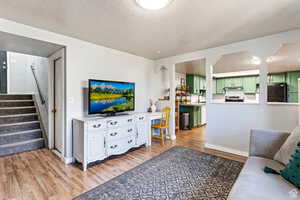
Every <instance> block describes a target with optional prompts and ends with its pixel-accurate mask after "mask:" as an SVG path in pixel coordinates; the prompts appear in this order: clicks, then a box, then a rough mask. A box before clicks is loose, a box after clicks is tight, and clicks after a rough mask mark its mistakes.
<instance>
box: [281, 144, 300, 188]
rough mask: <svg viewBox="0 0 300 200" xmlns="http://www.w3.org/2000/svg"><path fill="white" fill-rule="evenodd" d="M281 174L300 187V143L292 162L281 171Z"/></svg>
mask: <svg viewBox="0 0 300 200" xmlns="http://www.w3.org/2000/svg"><path fill="white" fill-rule="evenodd" d="M280 174H281V176H282V177H283V178H285V179H286V180H287V181H289V182H290V183H292V184H293V185H295V186H296V187H298V188H300V143H298V145H297V148H296V151H295V153H294V154H293V155H292V157H291V159H290V162H289V163H288V164H287V165H286V167H285V168H284V169H283V170H281V171H280Z"/></svg>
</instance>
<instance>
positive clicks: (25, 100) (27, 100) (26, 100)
mask: <svg viewBox="0 0 300 200" xmlns="http://www.w3.org/2000/svg"><path fill="white" fill-rule="evenodd" d="M2 102H8V103H9V102H34V101H33V99H24V100H22V99H17V100H0V103H2Z"/></svg>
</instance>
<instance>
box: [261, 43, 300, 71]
mask: <svg viewBox="0 0 300 200" xmlns="http://www.w3.org/2000/svg"><path fill="white" fill-rule="evenodd" d="M267 62H268V70H269V72H287V71H299V70H300V43H289V44H283V45H282V46H281V47H280V48H279V49H278V50H277V51H276V52H275V53H274V54H273V55H272V56H270V57H269V58H268V59H267Z"/></svg>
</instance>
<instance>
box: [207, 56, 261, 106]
mask: <svg viewBox="0 0 300 200" xmlns="http://www.w3.org/2000/svg"><path fill="white" fill-rule="evenodd" d="M260 64H261V60H260V58H258V57H256V56H254V55H252V54H251V53H249V52H238V53H232V54H226V55H223V56H222V57H221V59H220V60H219V61H218V62H217V63H216V64H215V66H214V67H213V87H212V89H213V92H212V93H213V102H215V103H221V102H244V103H258V101H259V66H260Z"/></svg>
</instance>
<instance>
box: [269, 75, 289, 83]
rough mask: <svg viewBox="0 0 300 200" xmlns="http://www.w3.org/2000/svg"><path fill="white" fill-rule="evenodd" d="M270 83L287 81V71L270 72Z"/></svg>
mask: <svg viewBox="0 0 300 200" xmlns="http://www.w3.org/2000/svg"><path fill="white" fill-rule="evenodd" d="M268 82H269V83H285V82H286V73H270V74H268Z"/></svg>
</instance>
